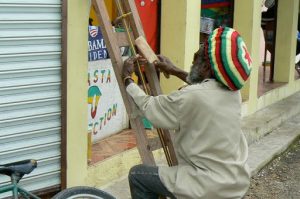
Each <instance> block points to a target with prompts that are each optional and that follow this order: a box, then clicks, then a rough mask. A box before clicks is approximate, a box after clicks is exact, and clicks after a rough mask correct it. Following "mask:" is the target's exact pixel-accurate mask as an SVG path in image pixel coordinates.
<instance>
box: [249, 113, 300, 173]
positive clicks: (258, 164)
mask: <svg viewBox="0 0 300 199" xmlns="http://www.w3.org/2000/svg"><path fill="white" fill-rule="evenodd" d="M299 138H300V114H298V115H296V116H293V118H290V119H289V120H287V121H285V122H283V123H282V124H281V125H280V126H279V127H278V128H277V129H275V130H273V131H272V132H271V133H269V134H268V135H267V136H265V137H263V138H262V139H260V140H259V141H257V142H255V143H252V144H251V145H250V146H249V157H248V164H249V167H250V171H251V175H252V176H254V175H255V174H256V173H257V172H258V171H260V170H261V169H262V168H263V167H264V166H266V165H267V164H268V163H269V162H270V161H271V160H273V159H274V158H275V157H277V156H279V155H280V154H281V153H282V152H284V151H285V150H287V149H288V148H289V146H291V144H292V143H293V142H295V141H296V140H298V139H299Z"/></svg>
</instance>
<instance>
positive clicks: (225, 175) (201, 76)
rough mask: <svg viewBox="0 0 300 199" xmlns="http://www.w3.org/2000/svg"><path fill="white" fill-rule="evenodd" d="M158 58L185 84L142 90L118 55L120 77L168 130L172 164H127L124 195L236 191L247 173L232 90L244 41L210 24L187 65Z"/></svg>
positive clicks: (141, 198)
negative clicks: (166, 91) (164, 90)
mask: <svg viewBox="0 0 300 199" xmlns="http://www.w3.org/2000/svg"><path fill="white" fill-rule="evenodd" d="M159 58H160V62H158V63H156V66H157V67H158V68H159V69H160V70H161V71H163V72H165V73H169V74H170V75H174V76H177V77H179V78H180V79H182V80H183V81H185V82H187V83H188V84H189V85H188V86H186V87H184V88H182V89H180V90H178V91H175V92H173V93H171V94H170V95H159V96H156V97H153V96H149V95H146V94H145V93H144V92H143V90H141V89H140V88H139V86H137V85H136V84H135V83H134V82H133V80H132V79H131V74H132V73H133V71H134V69H133V68H134V62H135V61H136V59H135V58H130V59H128V60H126V61H125V63H124V68H123V78H124V83H125V85H126V86H127V88H126V90H127V92H128V93H129V95H130V96H131V97H132V98H133V99H134V101H135V103H136V105H137V106H138V108H139V109H140V111H141V112H142V114H144V116H145V117H146V118H147V119H149V120H150V121H151V122H152V124H153V125H154V126H155V127H157V128H164V129H171V130H174V131H175V132H174V135H173V136H174V148H175V150H176V155H177V159H178V165H177V166H172V167H166V166H160V167H156V166H147V165H137V166H134V167H133V168H131V170H130V173H129V184H130V190H131V195H132V198H133V199H154V198H155V199H157V198H158V197H159V195H162V196H167V197H170V198H172V199H173V198H178V199H202V198H203V199H204V198H205V199H218V198H230V199H233V198H242V197H243V195H244V194H245V193H246V192H247V190H248V187H249V181H250V175H249V170H248V167H247V164H246V160H247V156H248V148H247V142H246V139H245V137H244V135H243V133H242V131H241V96H240V92H239V91H238V90H239V89H240V88H241V87H242V86H243V85H244V83H245V81H246V80H247V78H248V77H249V75H250V71H251V59H250V56H249V53H248V51H247V49H246V46H245V43H244V42H243V40H242V38H241V37H240V36H239V34H238V33H237V32H236V31H235V30H233V29H231V28H218V29H216V30H214V31H213V33H212V34H211V35H210V37H209V38H208V41H207V42H206V45H202V46H201V47H200V49H199V51H198V52H196V53H195V55H194V60H193V65H192V67H191V71H190V73H186V72H185V71H182V70H180V69H179V68H177V67H175V66H174V65H173V64H172V63H171V62H170V61H169V60H168V59H167V58H165V57H163V56H160V57H159Z"/></svg>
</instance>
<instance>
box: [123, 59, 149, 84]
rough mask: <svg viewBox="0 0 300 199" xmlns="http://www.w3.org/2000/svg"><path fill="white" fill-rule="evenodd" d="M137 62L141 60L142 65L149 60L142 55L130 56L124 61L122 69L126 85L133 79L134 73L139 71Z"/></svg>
mask: <svg viewBox="0 0 300 199" xmlns="http://www.w3.org/2000/svg"><path fill="white" fill-rule="evenodd" d="M137 62H139V64H140V66H141V65H143V64H146V63H147V60H146V59H145V58H143V57H141V56H140V55H137V56H136V57H130V58H128V59H126V60H125V61H124V65H123V70H122V78H123V81H124V83H125V85H126V86H127V85H129V84H130V83H131V82H133V80H132V79H131V76H132V73H133V72H135V71H137V69H138V68H137V67H138V66H137V65H138V64H137Z"/></svg>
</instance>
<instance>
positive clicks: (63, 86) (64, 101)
mask: <svg viewBox="0 0 300 199" xmlns="http://www.w3.org/2000/svg"><path fill="white" fill-rule="evenodd" d="M67 27H68V0H62V23H61V29H62V37H61V43H62V53H61V67H62V81H61V172H60V179H61V186H60V188H61V189H62V190H63V189H65V188H66V187H67V77H68V76H67V69H68V67H67V66H68V64H67V61H68V54H67V53H68V50H67V49H68V28H67Z"/></svg>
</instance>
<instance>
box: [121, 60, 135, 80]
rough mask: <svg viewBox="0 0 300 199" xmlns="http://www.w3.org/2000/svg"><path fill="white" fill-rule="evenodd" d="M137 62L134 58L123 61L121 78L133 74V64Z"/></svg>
mask: <svg viewBox="0 0 300 199" xmlns="http://www.w3.org/2000/svg"><path fill="white" fill-rule="evenodd" d="M136 60H137V58H136V57H129V58H128V59H126V60H125V61H124V65H123V70H122V78H123V79H124V78H125V77H131V75H132V73H133V72H134V62H135V61H136Z"/></svg>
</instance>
